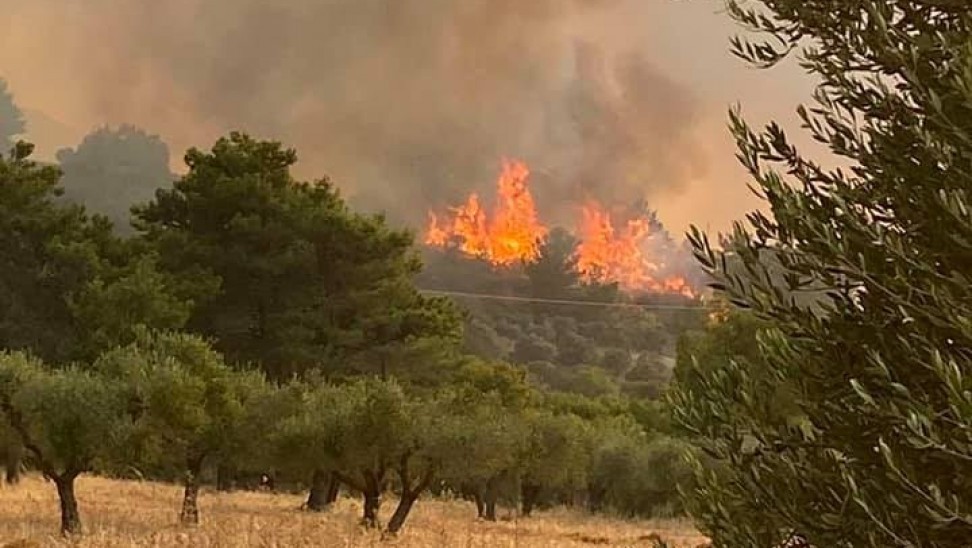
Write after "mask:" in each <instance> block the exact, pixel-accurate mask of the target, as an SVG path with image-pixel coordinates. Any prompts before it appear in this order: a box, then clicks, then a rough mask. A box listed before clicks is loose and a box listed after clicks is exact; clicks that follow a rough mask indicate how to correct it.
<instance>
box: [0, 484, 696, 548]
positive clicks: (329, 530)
mask: <svg viewBox="0 0 972 548" xmlns="http://www.w3.org/2000/svg"><path fill="white" fill-rule="evenodd" d="M77 493H78V499H79V503H80V509H81V519H82V521H83V522H84V528H85V532H86V534H85V535H84V536H83V537H81V538H80V539H77V540H72V541H68V540H65V539H62V538H61V537H59V536H58V535H57V528H58V524H59V515H58V513H57V512H58V503H57V495H56V493H55V491H54V487H53V485H51V484H48V483H45V482H44V481H43V480H42V479H40V478H37V477H28V478H26V479H25V480H24V481H23V482H22V483H21V485H19V486H17V487H6V488H2V489H0V547H4V546H11V547H13V546H16V547H19V548H27V547H40V546H90V547H109V546H159V547H163V546H165V547H168V546H205V547H242V546H266V547H271V546H273V547H277V546H280V547H283V546H315V547H316V546H325V547H329V546H406V547H418V546H423V547H424V546H429V547H432V546H434V547H450V548H451V547H457V548H461V547H481V546H482V547H486V546H488V547H494V546H499V547H507V546H509V547H524V548H533V547H541V546H544V547H548V546H549V547H571V546H597V545H600V546H651V545H652V542H651V540H650V538H649V536H650V535H651V534H652V533H655V534H657V535H659V536H660V537H661V538H663V539H664V540H666V541H668V542H669V543H670V544H671V545H672V546H690V547H695V546H697V545H699V544H701V543H703V542H704V540H705V539H704V538H703V537H701V536H700V535H698V534H697V533H696V532H695V531H694V530H693V529H692V527H691V526H690V525H689V524H688V523H686V522H681V521H653V522H647V521H624V520H616V519H608V518H605V517H597V516H590V515H586V514H582V513H576V512H571V511H568V510H556V511H551V512H540V513H538V514H537V515H536V516H535V517H531V518H526V519H524V518H521V519H518V520H513V519H510V520H508V521H499V522H496V523H486V522H481V521H477V520H476V519H475V508H474V507H473V506H472V505H471V504H469V503H464V502H458V501H440V500H434V499H424V500H419V502H418V504H416V506H415V508H414V510H413V511H412V515H411V516H409V520H408V522H407V523H406V524H405V529H404V530H403V531H402V533H401V534H400V535H399V536H398V538H395V539H385V540H383V539H381V536H380V535H379V534H377V533H374V532H370V531H366V530H364V529H362V528H360V527H359V526H358V517H359V515H360V514H359V510H360V506H359V504H358V503H357V501H355V500H351V499H342V500H340V501H339V503H338V504H337V505H336V507H335V508H333V509H332V510H331V511H329V512H327V513H324V514H310V513H307V512H301V511H300V510H299V507H300V504H301V502H302V499H301V498H300V497H298V496H293V495H282V494H267V493H231V494H220V493H214V492H211V491H204V492H203V493H202V495H201V496H200V499H199V503H200V509H201V512H202V519H203V523H202V524H201V525H200V526H199V527H196V528H184V527H181V526H179V525H178V523H177V519H176V518H177V511H178V509H179V504H180V502H181V495H182V493H181V490H180V489H179V488H178V486H174V485H166V484H159V483H149V482H128V481H113V480H107V479H102V478H94V477H82V478H80V479H79V480H78V483H77ZM393 505H394V501H391V500H388V501H385V503H384V504H383V505H382V510H383V512H382V516H383V518H386V519H387V517H388V516H389V515H390V513H391V512H392V510H393Z"/></svg>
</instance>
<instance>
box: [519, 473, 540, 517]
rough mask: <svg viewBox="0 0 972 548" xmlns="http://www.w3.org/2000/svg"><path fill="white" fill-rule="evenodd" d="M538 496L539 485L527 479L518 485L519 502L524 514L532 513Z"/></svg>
mask: <svg viewBox="0 0 972 548" xmlns="http://www.w3.org/2000/svg"><path fill="white" fill-rule="evenodd" d="M539 498H540V486H539V485H537V484H536V483H533V482H531V481H529V480H524V481H523V484H522V485H521V486H520V503H521V507H522V512H523V515H524V516H529V515H530V514H532V513H533V509H534V508H536V507H537V500H538V499H539Z"/></svg>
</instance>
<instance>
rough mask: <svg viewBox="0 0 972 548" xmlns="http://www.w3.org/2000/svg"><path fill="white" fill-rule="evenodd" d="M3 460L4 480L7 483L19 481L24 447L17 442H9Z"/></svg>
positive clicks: (12, 483)
mask: <svg viewBox="0 0 972 548" xmlns="http://www.w3.org/2000/svg"><path fill="white" fill-rule="evenodd" d="M5 457H6V458H5V462H4V472H5V477H4V479H5V481H6V482H7V485H17V484H18V483H20V466H21V463H22V462H23V457H24V448H23V447H22V446H21V445H20V444H19V443H15V444H11V445H10V447H8V448H7V451H6V455H5Z"/></svg>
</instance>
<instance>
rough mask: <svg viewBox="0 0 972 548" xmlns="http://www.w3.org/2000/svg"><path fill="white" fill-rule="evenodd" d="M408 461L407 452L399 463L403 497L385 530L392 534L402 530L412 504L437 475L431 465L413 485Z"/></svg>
mask: <svg viewBox="0 0 972 548" xmlns="http://www.w3.org/2000/svg"><path fill="white" fill-rule="evenodd" d="M408 461H409V455H408V454H406V455H405V456H403V457H402V459H401V462H400V463H399V465H398V478H399V479H400V480H401V483H402V497H401V498H400V499H399V500H398V506H397V507H395V513H394V514H392V517H391V520H389V521H388V527H387V528H386V529H385V532H386V533H388V534H390V535H395V534H397V533H398V531H400V530H401V528H402V525H404V524H405V519H406V518H408V513H409V512H411V511H412V505H414V504H415V501H416V500H418V498H419V495H421V494H422V493H423V492H425V490H426V489H428V488H429V485H431V484H432V479H433V478H434V477H435V472H434V471H433V468H431V467H429V468H428V469H426V470H425V472H424V473H423V474H422V475H421V476H420V477H419V478H418V479H417V480H416V482H415V484H414V485H412V478H411V476H410V474H409V471H408V469H409V466H408Z"/></svg>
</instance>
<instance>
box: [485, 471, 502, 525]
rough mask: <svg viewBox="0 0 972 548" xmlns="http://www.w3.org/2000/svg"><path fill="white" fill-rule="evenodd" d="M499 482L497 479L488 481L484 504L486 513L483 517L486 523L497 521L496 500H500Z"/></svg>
mask: <svg viewBox="0 0 972 548" xmlns="http://www.w3.org/2000/svg"><path fill="white" fill-rule="evenodd" d="M498 483H499V480H498V479H497V478H495V477H493V478H489V479H488V480H486V488H485V489H484V490H483V503H484V506H485V511H484V513H483V517H484V518H486V521H496V500H497V499H498V498H499V485H498Z"/></svg>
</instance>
